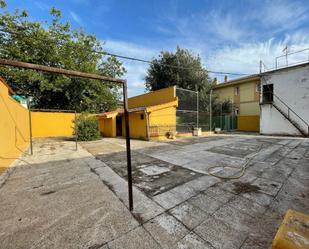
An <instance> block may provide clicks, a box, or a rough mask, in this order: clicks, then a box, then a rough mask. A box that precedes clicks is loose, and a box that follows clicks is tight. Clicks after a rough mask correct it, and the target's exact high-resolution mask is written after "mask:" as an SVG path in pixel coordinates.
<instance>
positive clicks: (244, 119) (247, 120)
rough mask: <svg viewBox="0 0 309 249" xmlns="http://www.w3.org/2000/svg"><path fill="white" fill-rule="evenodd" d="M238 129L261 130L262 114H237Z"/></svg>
mask: <svg viewBox="0 0 309 249" xmlns="http://www.w3.org/2000/svg"><path fill="white" fill-rule="evenodd" d="M237 129H238V130H239V131H256V132H259V131H260V116H258V115H255V116H249V115H248V116H237Z"/></svg>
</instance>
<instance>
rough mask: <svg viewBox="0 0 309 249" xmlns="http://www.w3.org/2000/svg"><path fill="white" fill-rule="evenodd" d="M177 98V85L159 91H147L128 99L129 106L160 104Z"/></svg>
mask: <svg viewBox="0 0 309 249" xmlns="http://www.w3.org/2000/svg"><path fill="white" fill-rule="evenodd" d="M175 98H176V87H175V86H171V87H168V88H164V89H160V90H157V91H153V92H149V93H145V94H142V95H138V96H135V97H132V98H129V99H128V103H129V108H135V107H141V106H151V105H160V104H164V103H167V102H171V101H174V100H175Z"/></svg>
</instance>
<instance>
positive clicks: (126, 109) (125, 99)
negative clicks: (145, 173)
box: [123, 81, 133, 211]
mask: <svg viewBox="0 0 309 249" xmlns="http://www.w3.org/2000/svg"><path fill="white" fill-rule="evenodd" d="M123 107H124V120H125V128H126V149H127V169H128V196H129V210H130V211H132V210H133V192H132V165H131V144H130V123H129V107H128V90H127V82H126V81H125V82H123Z"/></svg>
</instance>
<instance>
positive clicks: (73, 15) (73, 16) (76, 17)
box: [69, 10, 83, 25]
mask: <svg viewBox="0 0 309 249" xmlns="http://www.w3.org/2000/svg"><path fill="white" fill-rule="evenodd" d="M69 13H70V16H71V17H72V19H73V20H74V21H75V22H76V23H77V24H79V25H83V21H82V19H81V18H80V17H79V15H77V14H76V13H75V12H74V11H72V10H71V11H69Z"/></svg>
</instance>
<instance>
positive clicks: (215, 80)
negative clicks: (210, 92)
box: [214, 77, 218, 85]
mask: <svg viewBox="0 0 309 249" xmlns="http://www.w3.org/2000/svg"><path fill="white" fill-rule="evenodd" d="M214 83H215V85H217V84H218V80H217V77H215V78H214Z"/></svg>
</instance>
